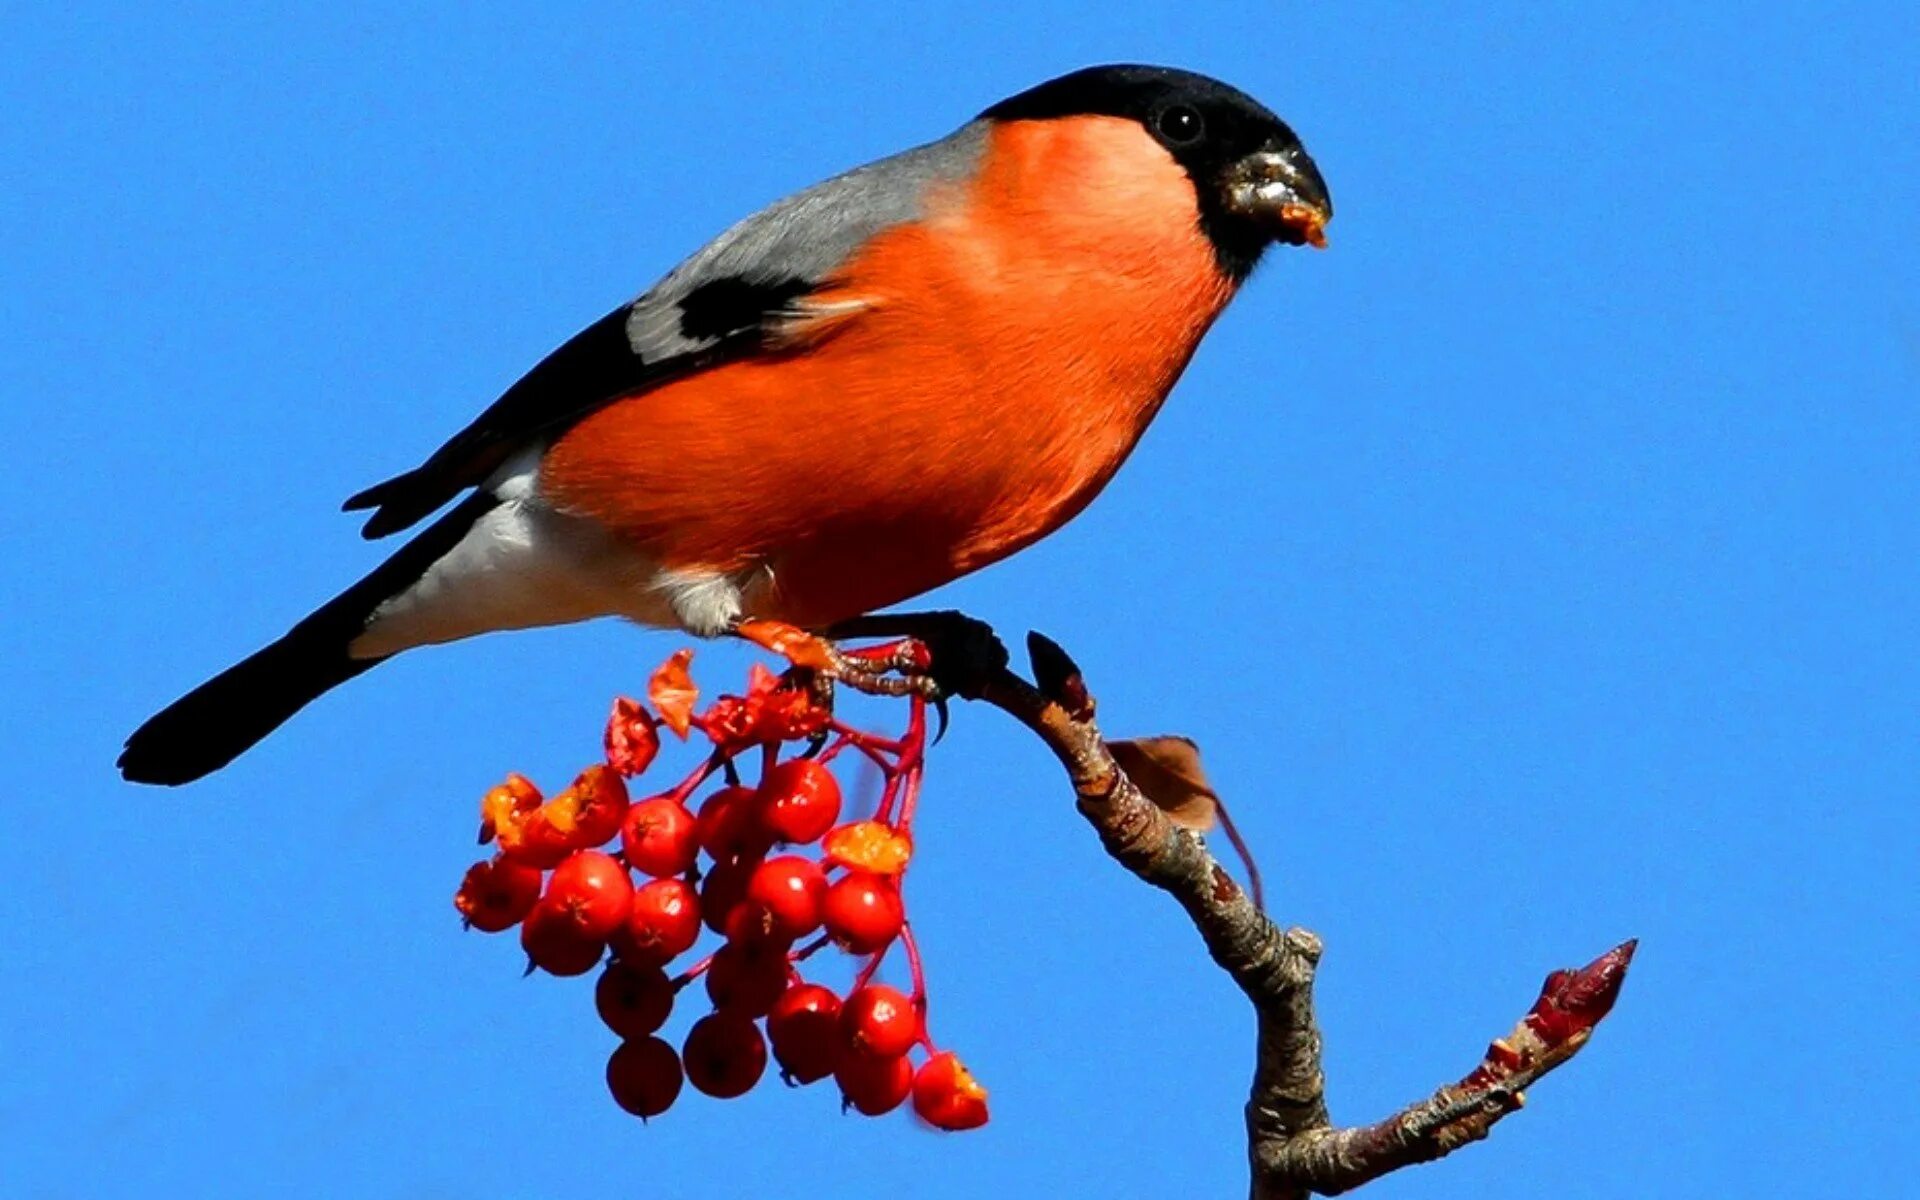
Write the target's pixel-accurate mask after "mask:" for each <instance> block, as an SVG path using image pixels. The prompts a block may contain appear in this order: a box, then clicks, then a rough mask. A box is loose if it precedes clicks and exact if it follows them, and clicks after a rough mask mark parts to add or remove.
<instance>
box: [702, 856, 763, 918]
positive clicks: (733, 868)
mask: <svg viewBox="0 0 1920 1200" xmlns="http://www.w3.org/2000/svg"><path fill="white" fill-rule="evenodd" d="M754 866H755V864H753V863H739V862H723V863H720V864H719V865H717V866H715V867H714V868H713V870H711V871H708V872H707V877H706V879H705V880H703V881H702V882H701V884H700V914H701V916H702V917H703V918H704V919H705V920H706V922H707V928H708V929H711V930H713V931H714V932H715V933H718V934H722V935H725V934H727V932H728V930H727V922H728V919H729V918H730V917H733V915H734V913H733V910H734V909H735V908H737V907H739V906H740V905H741V904H742V903H743V902H744V901H745V900H746V898H747V880H748V879H750V878H752V877H753V868H754Z"/></svg>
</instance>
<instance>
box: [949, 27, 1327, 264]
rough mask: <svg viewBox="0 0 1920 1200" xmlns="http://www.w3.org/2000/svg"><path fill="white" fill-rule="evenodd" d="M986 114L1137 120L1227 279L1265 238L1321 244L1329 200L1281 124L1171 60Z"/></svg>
mask: <svg viewBox="0 0 1920 1200" xmlns="http://www.w3.org/2000/svg"><path fill="white" fill-rule="evenodd" d="M980 115H981V117H982V118H983V119H986V120H992V121H1021V120H1050V119H1061V118H1072V117H1118V118H1123V119H1126V120H1130V121H1134V122H1137V123H1138V124H1139V125H1140V127H1141V129H1142V130H1143V131H1144V132H1145V134H1146V136H1148V137H1150V138H1152V139H1153V141H1154V142H1155V143H1157V144H1158V145H1159V146H1160V147H1161V148H1162V149H1163V150H1165V152H1166V153H1167V154H1169V155H1171V156H1172V157H1173V159H1174V161H1175V162H1177V163H1179V164H1180V166H1181V167H1182V168H1183V169H1184V170H1185V171H1186V173H1187V176H1188V177H1189V178H1190V179H1191V180H1192V182H1193V187H1194V193H1195V199H1196V201H1197V203H1198V213H1199V218H1200V225H1201V228H1202V229H1203V230H1204V231H1205V232H1206V234H1207V236H1208V237H1209V238H1210V239H1211V240H1212V241H1213V244H1214V249H1215V251H1216V253H1217V255H1218V257H1219V260H1220V264H1221V266H1222V268H1223V269H1225V270H1226V271H1227V273H1228V274H1229V275H1231V276H1233V277H1234V278H1236V279H1239V278H1243V277H1245V275H1246V274H1247V273H1248V272H1249V271H1251V270H1252V269H1253V266H1254V264H1255V263H1256V262H1258V261H1259V258H1260V255H1261V253H1262V252H1263V251H1265V249H1266V248H1267V247H1268V246H1270V245H1272V244H1273V243H1275V242H1283V243H1286V244H1288V245H1293V246H1301V245H1313V246H1325V245H1326V235H1325V233H1324V230H1325V227H1326V224H1327V222H1328V221H1330V220H1332V219H1333V201H1332V200H1331V199H1330V198H1329V196H1328V194H1327V185H1326V181H1325V180H1323V179H1322V178H1321V177H1320V170H1319V168H1318V167H1316V166H1315V165H1314V163H1313V159H1311V158H1309V157H1308V156H1307V152H1306V150H1305V148H1304V147H1302V146H1301V144H1300V139H1299V138H1298V137H1296V136H1295V135H1294V132H1293V130H1292V129H1290V128H1288V127H1287V124H1286V122H1284V121H1282V120H1281V119H1280V118H1279V117H1277V116H1275V115H1274V114H1273V112H1272V111H1270V110H1269V109H1268V108H1266V106H1264V105H1262V104H1261V103H1260V102H1259V101H1257V100H1255V99H1254V98H1253V97H1251V96H1249V95H1247V94H1246V93H1245V92H1242V91H1240V90H1239V89H1237V88H1233V87H1229V86H1228V85H1226V84H1224V83H1221V82H1220V81H1219V80H1217V79H1210V78H1208V77H1207V76H1205V75H1198V74H1195V73H1193V72H1191V71H1181V70H1176V69H1174V68H1171V67H1151V66H1134V65H1120V66H1103V67H1088V68H1086V69H1084V70H1080V71H1075V72H1073V73H1072V74H1070V75H1063V76H1061V77H1060V78H1058V79H1053V80H1049V81H1048V82H1046V83H1043V84H1040V85H1039V86H1038V87H1034V88H1029V89H1028V90H1026V91H1024V92H1021V93H1020V94H1019V95H1017V96H1012V97H1009V98H1008V99H1006V100H1003V101H1001V102H1000V103H998V104H996V105H994V106H993V107H992V108H989V109H987V110H986V111H985V112H983V113H981V114H980Z"/></svg>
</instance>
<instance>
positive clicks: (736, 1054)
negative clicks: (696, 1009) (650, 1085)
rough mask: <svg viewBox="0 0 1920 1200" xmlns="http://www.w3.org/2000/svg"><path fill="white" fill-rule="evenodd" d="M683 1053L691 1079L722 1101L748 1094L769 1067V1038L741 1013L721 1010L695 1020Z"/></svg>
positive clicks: (699, 1087)
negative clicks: (767, 1040) (764, 1036)
mask: <svg viewBox="0 0 1920 1200" xmlns="http://www.w3.org/2000/svg"><path fill="white" fill-rule="evenodd" d="M681 1053H682V1055H683V1057H684V1058H685V1059H686V1064H687V1082H688V1083H691V1084H692V1085H693V1086H694V1087H695V1088H697V1089H699V1090H700V1091H702V1092H705V1093H706V1094H707V1095H709V1096H712V1097H714V1098H715V1099H719V1100H731V1099H733V1098H734V1097H735V1096H744V1095H746V1094H747V1093H748V1092H749V1091H751V1090H752V1089H753V1085H754V1084H756V1083H758V1082H760V1076H761V1075H763V1074H765V1073H766V1070H767V1043H766V1040H765V1039H764V1038H762V1037H761V1036H760V1030H759V1029H758V1028H756V1027H755V1026H754V1023H753V1022H752V1021H751V1020H749V1019H747V1018H746V1017H743V1016H740V1015H739V1014H738V1013H730V1012H717V1013H713V1014H711V1015H708V1016H704V1017H701V1018H700V1019H699V1020H698V1021H695V1022H694V1023H693V1028H692V1029H690V1030H688V1031H687V1042H686V1045H685V1046H684V1047H683V1048H682V1051H681Z"/></svg>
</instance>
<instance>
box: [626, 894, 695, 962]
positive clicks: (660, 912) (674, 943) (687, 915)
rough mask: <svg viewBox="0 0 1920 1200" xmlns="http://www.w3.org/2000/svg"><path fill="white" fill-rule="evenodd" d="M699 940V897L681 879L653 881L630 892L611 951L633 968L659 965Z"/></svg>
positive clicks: (682, 952) (670, 960)
mask: <svg viewBox="0 0 1920 1200" xmlns="http://www.w3.org/2000/svg"><path fill="white" fill-rule="evenodd" d="M698 940H700V898H699V897H698V896H696V895H695V894H694V891H693V885H692V884H690V883H687V882H686V881H685V880H681V879H654V880H650V881H648V882H646V883H643V884H641V885H640V888H639V890H637V891H635V892H634V893H633V907H632V909H631V911H629V912H628V914H627V923H626V925H624V926H623V927H621V928H620V929H619V930H617V931H616V932H615V933H614V936H613V943H614V949H615V950H616V951H617V952H618V953H619V955H620V957H621V958H622V959H624V960H627V961H628V962H630V963H631V964H633V965H635V966H642V965H652V966H662V965H664V964H666V963H669V962H672V961H673V960H674V959H675V958H677V957H679V956H680V955H682V954H684V953H686V952H687V951H688V950H690V949H692V948H693V944H694V943H695V942H696V941H698Z"/></svg>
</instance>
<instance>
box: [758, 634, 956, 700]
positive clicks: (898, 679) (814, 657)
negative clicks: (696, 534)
mask: <svg viewBox="0 0 1920 1200" xmlns="http://www.w3.org/2000/svg"><path fill="white" fill-rule="evenodd" d="M733 632H734V633H735V634H737V635H738V636H740V637H742V638H745V639H746V640H747V641H750V642H752V643H753V644H754V645H756V646H759V647H760V648H761V649H763V650H767V651H770V652H771V653H774V654H778V655H779V656H780V657H782V658H784V659H786V660H787V661H788V662H789V663H792V664H793V667H792V670H791V671H789V672H788V675H789V678H790V679H792V680H793V681H794V682H796V683H798V682H802V681H804V682H805V683H806V684H807V685H808V686H809V687H811V688H812V689H813V691H814V694H815V698H816V699H817V700H819V701H820V702H821V703H822V704H823V705H824V706H826V707H828V708H829V709H830V708H831V707H832V704H833V688H834V684H835V683H836V682H838V683H844V684H846V685H847V686H848V687H850V688H853V689H854V690H855V691H858V692H865V693H867V694H868V695H872V696H907V695H919V696H922V697H925V698H927V699H935V698H936V686H937V685H936V684H935V683H934V682H933V680H932V678H931V677H930V676H929V675H928V674H927V673H926V671H925V669H924V663H925V660H926V658H927V655H926V651H925V650H924V649H923V648H921V647H919V646H916V645H915V644H914V643H913V642H912V641H911V640H909V639H904V638H903V639H900V640H897V641H893V642H889V643H887V644H885V645H881V646H864V647H860V648H857V649H848V648H845V647H842V646H839V645H836V644H835V643H834V642H833V641H832V640H831V639H829V638H825V637H822V636H820V635H819V634H817V633H809V632H808V631H806V630H804V629H801V628H799V627H798V626H795V625H789V624H787V623H786V622H784V621H768V620H761V619H757V618H752V619H747V620H742V621H739V622H737V623H736V624H735V625H734V627H733Z"/></svg>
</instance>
